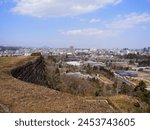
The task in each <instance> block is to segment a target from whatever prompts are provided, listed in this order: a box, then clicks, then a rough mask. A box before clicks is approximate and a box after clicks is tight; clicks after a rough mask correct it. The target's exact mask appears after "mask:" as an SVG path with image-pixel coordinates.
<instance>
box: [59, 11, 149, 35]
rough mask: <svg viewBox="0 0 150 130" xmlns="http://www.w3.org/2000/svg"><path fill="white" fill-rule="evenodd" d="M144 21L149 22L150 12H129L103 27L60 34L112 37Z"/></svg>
mask: <svg viewBox="0 0 150 130" xmlns="http://www.w3.org/2000/svg"><path fill="white" fill-rule="evenodd" d="M145 23H150V14H147V13H143V14H136V13H131V14H129V15H126V16H122V17H121V19H119V20H115V21H113V22H112V23H110V24H107V25H106V26H105V27H104V28H103V29H98V28H90V29H89V28H87V29H76V30H69V31H66V32H63V33H62V34H64V35H72V36H96V37H112V36H117V35H118V34H119V33H120V32H122V31H125V30H127V29H130V28H133V27H136V26H137V25H138V26H140V24H145ZM141 26H142V25H141Z"/></svg>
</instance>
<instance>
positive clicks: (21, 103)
mask: <svg viewBox="0 0 150 130" xmlns="http://www.w3.org/2000/svg"><path fill="white" fill-rule="evenodd" d="M34 59H35V57H0V104H5V106H7V107H8V109H9V110H10V112H120V111H121V112H137V109H136V108H135V107H134V106H133V103H134V102H135V101H137V99H132V98H131V97H128V96H115V97H110V98H109V99H110V100H111V101H112V103H113V105H114V106H115V107H113V105H112V107H111V106H110V105H111V104H108V105H107V104H99V103H95V102H91V101H90V102H89V101H87V99H85V98H83V97H79V96H73V95H71V94H67V93H63V92H59V91H55V90H52V89H48V88H46V87H44V86H39V85H35V84H31V83H27V82H24V81H20V80H18V79H16V78H14V77H12V76H11V74H10V70H11V69H12V68H14V67H16V66H18V65H21V64H23V63H26V62H28V61H29V60H34ZM93 99H95V97H92V100H93ZM102 99H107V97H103V98H102ZM88 100H89V99H88ZM142 105H143V106H144V105H145V104H142ZM110 107H111V108H110ZM116 108H117V109H119V111H118V110H117V109H116ZM0 111H3V110H2V109H1V108H0Z"/></svg>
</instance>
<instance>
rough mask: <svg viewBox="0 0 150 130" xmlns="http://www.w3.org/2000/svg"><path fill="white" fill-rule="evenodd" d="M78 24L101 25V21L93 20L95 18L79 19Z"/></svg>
mask: <svg viewBox="0 0 150 130" xmlns="http://www.w3.org/2000/svg"><path fill="white" fill-rule="evenodd" d="M79 20H80V22H85V23H101V22H103V21H102V20H101V19H95V18H92V19H83V18H81V19H79Z"/></svg>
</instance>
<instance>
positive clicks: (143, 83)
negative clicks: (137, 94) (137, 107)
mask: <svg viewBox="0 0 150 130" xmlns="http://www.w3.org/2000/svg"><path fill="white" fill-rule="evenodd" d="M138 90H140V91H142V92H144V91H146V84H145V82H144V81H143V80H141V81H140V82H139V84H138V85H137V86H136V88H135V91H138Z"/></svg>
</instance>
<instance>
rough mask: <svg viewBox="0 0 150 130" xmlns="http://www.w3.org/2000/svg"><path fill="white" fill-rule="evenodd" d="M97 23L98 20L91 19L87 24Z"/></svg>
mask: <svg viewBox="0 0 150 130" xmlns="http://www.w3.org/2000/svg"><path fill="white" fill-rule="evenodd" d="M99 22H101V20H100V19H91V20H90V21H89V23H99Z"/></svg>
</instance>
